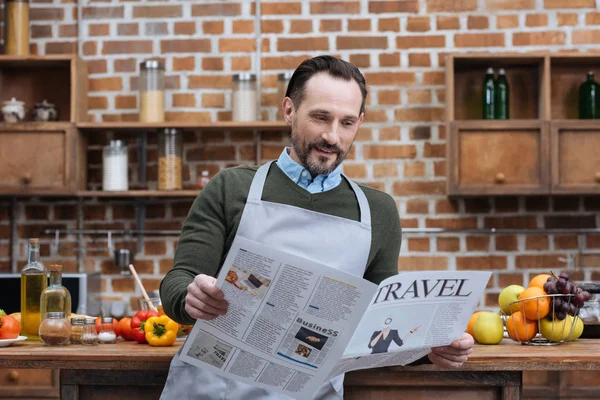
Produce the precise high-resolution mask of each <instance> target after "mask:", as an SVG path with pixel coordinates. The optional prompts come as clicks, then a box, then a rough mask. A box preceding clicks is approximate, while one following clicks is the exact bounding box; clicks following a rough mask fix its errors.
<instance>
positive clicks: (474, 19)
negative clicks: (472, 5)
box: [467, 15, 490, 29]
mask: <svg viewBox="0 0 600 400" xmlns="http://www.w3.org/2000/svg"><path fill="white" fill-rule="evenodd" d="M489 27H490V23H489V21H488V17H486V16H483V15H469V17H468V18H467V28H468V29H488V28H489Z"/></svg>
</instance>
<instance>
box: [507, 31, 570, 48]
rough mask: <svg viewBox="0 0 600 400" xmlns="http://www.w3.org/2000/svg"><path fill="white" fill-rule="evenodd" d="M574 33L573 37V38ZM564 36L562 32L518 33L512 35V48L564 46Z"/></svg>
mask: <svg viewBox="0 0 600 400" xmlns="http://www.w3.org/2000/svg"><path fill="white" fill-rule="evenodd" d="M575 36H576V35H575V32H573V37H574V38H575ZM565 38H566V35H565V33H564V32H552V31H544V32H518V33H514V34H513V40H512V41H513V46H542V45H547V46H552V45H557V44H565ZM573 43H575V41H573Z"/></svg>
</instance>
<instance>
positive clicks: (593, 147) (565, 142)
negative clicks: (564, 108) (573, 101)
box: [551, 120, 600, 194]
mask: <svg viewBox="0 0 600 400" xmlns="http://www.w3.org/2000/svg"><path fill="white" fill-rule="evenodd" d="M551 141H552V157H551V160H552V192H553V193H577V194H594V193H596V194H597V193H600V121H599V122H595V121H566V120H565V121H560V122H553V123H552V126H551Z"/></svg>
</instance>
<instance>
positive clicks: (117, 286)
mask: <svg viewBox="0 0 600 400" xmlns="http://www.w3.org/2000/svg"><path fill="white" fill-rule="evenodd" d="M112 290H113V292H135V281H134V280H133V279H131V278H125V279H113V280H112Z"/></svg>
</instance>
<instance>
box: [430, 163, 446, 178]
mask: <svg viewBox="0 0 600 400" xmlns="http://www.w3.org/2000/svg"><path fill="white" fill-rule="evenodd" d="M433 174H434V175H435V176H437V177H439V176H446V175H447V174H446V161H436V162H434V163H433Z"/></svg>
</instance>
